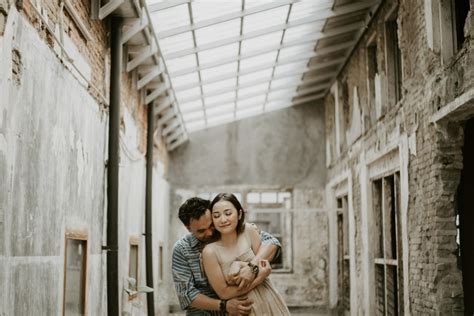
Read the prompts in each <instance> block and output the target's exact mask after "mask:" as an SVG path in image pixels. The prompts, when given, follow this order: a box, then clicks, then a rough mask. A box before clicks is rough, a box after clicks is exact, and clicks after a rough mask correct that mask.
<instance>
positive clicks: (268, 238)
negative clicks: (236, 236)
mask: <svg viewBox="0 0 474 316" xmlns="http://www.w3.org/2000/svg"><path fill="white" fill-rule="evenodd" d="M245 225H246V226H245V229H252V230H254V231H251V236H252V237H253V239H256V238H258V237H256V235H258V236H259V237H260V246H259V247H258V250H257V253H256V255H255V258H253V259H252V261H251V262H252V263H253V264H255V265H258V263H259V262H260V260H262V259H264V260H268V261H269V262H271V261H272V260H274V259H275V258H277V256H278V255H279V254H280V251H281V250H280V249H281V244H280V242H279V241H278V239H276V238H275V237H273V236H272V235H270V234H269V233H267V232H264V231H262V232H260V231H258V228H257V226H255V225H254V224H248V223H247V224H245ZM255 232H257V234H256V233H255ZM254 242H255V243H256V242H257V241H256V240H254ZM254 279H255V274H254V273H253V272H252V270H251V269H250V267H249V266H248V265H247V263H246V262H242V263H241V269H240V271H239V274H237V275H236V276H235V278H234V281H235V282H236V284H238V285H239V288H240V289H248V287H249V286H250V285H251V284H253V281H256V279H255V280H254ZM263 280H264V279H262V280H261V281H260V283H261V282H263ZM257 285H258V284H257Z"/></svg>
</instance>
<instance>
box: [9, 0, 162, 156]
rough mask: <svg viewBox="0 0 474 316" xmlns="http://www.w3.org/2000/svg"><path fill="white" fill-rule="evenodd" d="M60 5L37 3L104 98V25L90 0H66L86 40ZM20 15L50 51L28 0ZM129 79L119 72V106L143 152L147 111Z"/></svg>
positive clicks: (106, 72) (107, 63)
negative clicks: (73, 49)
mask: <svg viewBox="0 0 474 316" xmlns="http://www.w3.org/2000/svg"><path fill="white" fill-rule="evenodd" d="M33 3H34V2H33ZM60 3H61V2H60V1H52V0H51V1H41V5H42V7H41V10H42V12H43V15H46V16H47V20H48V25H49V26H50V28H51V29H52V30H55V29H56V28H57V27H58V25H59V24H60V23H61V16H62V20H63V22H62V23H63V28H64V32H65V34H66V35H67V36H68V37H69V38H70V39H71V40H72V42H73V43H74V44H75V46H76V48H77V49H78V50H79V52H80V54H81V55H82V56H83V57H84V58H85V59H86V61H87V63H88V65H89V66H90V67H91V79H90V84H92V85H93V86H95V87H97V89H98V90H99V92H100V94H102V96H104V97H105V98H106V99H108V97H109V86H110V48H109V47H108V32H109V30H108V27H107V23H106V22H105V21H101V20H94V19H92V18H91V3H90V1H84V0H81V1H70V3H71V4H72V6H73V7H74V9H75V10H76V13H77V14H78V15H79V17H80V18H81V21H82V22H83V23H84V25H85V27H86V28H87V29H88V31H89V33H90V35H91V39H90V40H89V41H87V40H86V38H85V37H84V35H83V34H82V33H81V31H80V29H79V28H78V26H77V24H76V22H75V21H74V20H73V18H72V17H71V16H70V15H69V13H68V11H67V10H66V9H65V8H63V11H62V12H63V14H61V5H60ZM0 12H1V10H0ZM23 12H24V14H25V16H26V17H27V19H28V20H29V21H30V22H31V23H32V24H33V26H34V27H35V28H36V30H37V31H38V33H39V35H40V36H41V38H43V39H44V40H45V41H46V42H47V43H48V44H49V45H50V47H51V48H52V49H53V48H54V41H55V39H54V37H53V35H52V34H51V33H50V32H49V31H48V30H47V29H46V27H45V26H44V25H43V23H42V22H41V20H40V18H39V17H38V14H37V12H36V11H35V10H34V8H33V7H32V2H31V1H24V2H23ZM132 77H133V76H132V73H127V72H125V71H124V72H123V73H122V89H121V98H122V104H123V105H125V107H126V108H127V109H128V110H129V112H130V113H132V116H133V118H134V119H135V121H136V122H137V124H138V126H139V127H140V141H139V144H140V146H139V150H140V151H141V152H143V153H144V152H145V151H146V131H147V109H146V106H145V105H144V104H143V99H142V95H141V92H140V91H137V89H136V87H135V83H134V79H133V78H132ZM88 90H89V93H91V95H92V96H93V97H94V98H95V99H96V100H97V101H98V103H99V104H101V103H103V99H102V98H101V97H100V96H99V95H98V93H97V92H96V91H95V90H94V89H92V88H90V87H89V89H88ZM122 121H123V113H122ZM121 127H122V129H123V128H124V124H122V125H121ZM161 153H162V154H163V153H164V152H163V151H161ZM164 156H165V155H162V157H164Z"/></svg>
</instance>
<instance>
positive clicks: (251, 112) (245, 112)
mask: <svg viewBox="0 0 474 316" xmlns="http://www.w3.org/2000/svg"><path fill="white" fill-rule="evenodd" d="M261 113H263V112H262V106H257V107H253V108H247V109H242V110H237V112H236V117H237V119H242V118H246V117H251V116H255V115H258V114H261Z"/></svg>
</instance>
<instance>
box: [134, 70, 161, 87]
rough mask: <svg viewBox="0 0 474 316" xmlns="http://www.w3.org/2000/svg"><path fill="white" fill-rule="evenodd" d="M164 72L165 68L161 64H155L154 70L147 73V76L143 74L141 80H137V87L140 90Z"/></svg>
mask: <svg viewBox="0 0 474 316" xmlns="http://www.w3.org/2000/svg"><path fill="white" fill-rule="evenodd" d="M162 73H163V68H161V67H160V66H155V67H153V68H152V70H151V71H150V72H149V73H147V74H146V75H145V76H143V77H142V78H141V79H140V80H138V82H137V89H138V90H140V89H142V88H143V87H144V86H146V85H147V84H149V83H150V82H151V81H152V80H153V79H155V78H156V77H158V76H159V75H161V74H162Z"/></svg>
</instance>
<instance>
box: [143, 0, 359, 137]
mask: <svg viewBox="0 0 474 316" xmlns="http://www.w3.org/2000/svg"><path fill="white" fill-rule="evenodd" d="M146 1H147V2H148V3H149V4H150V3H159V2H166V3H169V4H172V3H173V0H162V1H159V0H146ZM350 2H351V1H349V0H342V1H339V3H350ZM281 3H283V1H282V2H281ZM334 3H335V0H299V1H296V2H294V3H293V4H292V5H291V6H290V5H288V4H285V5H280V3H278V0H226V1H216V0H193V1H190V2H189V3H186V4H180V5H177V6H175V7H171V8H168V9H164V10H161V11H157V12H154V13H152V14H151V17H152V19H153V24H154V26H155V31H156V32H157V34H158V35H159V34H160V33H161V32H166V31H169V30H173V29H175V28H177V27H182V26H189V27H192V28H194V27H197V28H195V29H194V30H192V31H186V32H184V33H181V34H177V35H173V36H169V37H165V38H162V39H160V40H159V45H160V48H161V51H162V53H163V55H164V57H163V59H164V62H165V64H166V66H167V68H168V71H169V77H170V80H171V83H172V86H173V88H174V89H178V90H175V95H176V102H177V103H178V106H179V109H180V112H181V113H182V115H183V121H184V122H185V125H186V129H187V131H188V132H192V131H196V130H201V129H203V128H207V127H209V126H214V125H218V124H223V123H225V122H230V121H233V120H235V119H240V118H243V117H247V116H253V115H258V114H261V113H262V112H263V110H265V112H266V111H272V110H275V109H280V108H285V107H287V106H291V100H292V98H293V97H294V96H295V95H297V92H296V91H297V88H298V87H305V86H303V85H302V82H301V78H302V76H303V73H304V72H306V71H308V67H307V65H308V63H309V61H310V60H309V59H310V58H311V57H313V56H314V51H315V47H316V44H317V41H316V40H314V41H313V42H309V43H306V44H300V45H293V46H288V47H286V48H283V49H281V50H279V48H280V43H283V45H292V44H291V43H294V42H295V41H302V40H307V39H311V38H313V37H314V35H315V34H317V32H321V29H322V28H323V27H324V25H326V23H327V20H326V19H325V18H324V16H323V15H322V14H321V13H324V14H325V13H327V12H328V10H330V9H331V8H332V7H333V5H334ZM242 4H245V8H244V10H250V9H252V8H256V7H260V8H263V7H262V6H266V5H268V7H270V6H274V8H273V9H268V10H266V11H262V12H256V13H253V14H248V15H246V16H245V17H243V18H233V19H231V20H228V21H225V22H220V21H221V20H220V18H221V17H225V16H226V15H229V14H233V13H239V12H240V11H241V10H242ZM275 6H276V7H275ZM290 8H291V10H290ZM324 11H325V12H324ZM190 13H191V15H190ZM247 13H251V12H250V11H247ZM340 19H341V20H343V19H344V17H341V18H340ZM191 20H192V22H193V25H191ZM287 20H289V22H290V23H292V22H295V23H296V24H300V25H297V26H291V24H290V27H289V28H287V29H286V30H285V32H283V30H282V29H284V27H285V24H286V22H287ZM202 22H205V23H206V25H207V26H206V27H201V26H203V25H204V24H201V25H200V23H202ZM342 22H343V21H342ZM301 23H303V24H301ZM272 27H274V29H273V30H272V32H271V33H269V34H263V35H260V36H259V37H255V38H247V39H245V40H243V41H242V42H241V43H240V44H239V42H238V38H239V36H240V35H241V30H242V33H243V36H244V37H245V36H247V35H248V34H249V33H252V32H259V33H258V34H260V33H265V32H266V31H265V30H266V29H271V28H272ZM278 29H281V30H280V31H278ZM168 34H171V33H168ZM162 36H163V35H162ZM337 39H338V40H339V42H341V41H347V39H339V38H337ZM236 40H237V41H236ZM334 40H335V39H334ZM226 42H227V43H226ZM208 44H211V45H208ZM206 45H207V46H206ZM328 45H329V44H328ZM195 46H197V49H200V51H198V52H197V53H191V54H188V55H185V56H182V57H177V58H173V59H169V58H168V59H167V54H168V55H169V57H171V56H170V54H171V53H175V52H180V51H183V50H191V49H192V48H194V47H195ZM239 48H240V55H239ZM320 48H321V47H318V48H317V49H320ZM277 56H278V57H277ZM234 58H235V59H234ZM334 58H337V56H334V54H327V56H325V59H322V58H318V60H320V62H324V61H326V60H328V61H331V60H333V59H334ZM237 59H239V60H240V61H239V60H237ZM314 59H315V58H313V60H314ZM229 60H230V62H227V61H229ZM223 62H224V63H223ZM214 65H216V66H214ZM275 65H277V66H275ZM198 66H199V67H198ZM189 72H191V73H189ZM179 73H184V74H182V75H179ZM177 75H179V76H177ZM322 75H323V76H326V77H327V73H322ZM317 76H318V74H315V75H314V76H312V77H311V78H317ZM273 78H274V80H273V81H270V80H272V79H273ZM330 79H331V78H328V81H329V80H330ZM313 84H314V83H313ZM269 86H270V92H268V88H269ZM306 86H307V87H312V85H310V83H308V84H307V85H306ZM267 93H268V94H267ZM236 98H237V99H239V100H238V101H235V100H236ZM203 102H204V104H203ZM204 106H206V107H207V108H206V109H205V108H203V107H204Z"/></svg>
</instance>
